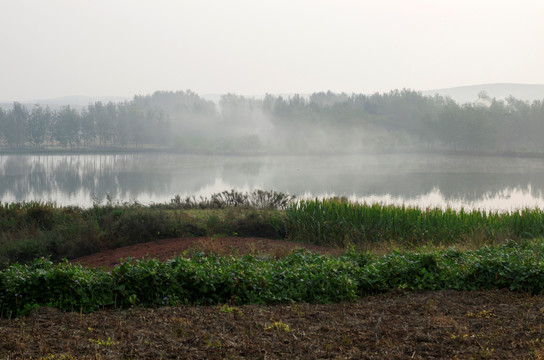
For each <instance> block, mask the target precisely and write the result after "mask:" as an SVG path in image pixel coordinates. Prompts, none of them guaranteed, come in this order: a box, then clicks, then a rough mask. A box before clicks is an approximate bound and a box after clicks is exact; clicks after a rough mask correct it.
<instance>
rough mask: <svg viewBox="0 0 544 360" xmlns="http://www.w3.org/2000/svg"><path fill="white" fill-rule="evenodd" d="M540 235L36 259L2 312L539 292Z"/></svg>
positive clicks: (542, 275)
mask: <svg viewBox="0 0 544 360" xmlns="http://www.w3.org/2000/svg"><path fill="white" fill-rule="evenodd" d="M543 260H544V240H542V239H540V240H533V241H528V240H526V241H520V242H514V241H509V242H507V243H505V244H503V245H498V246H485V247H483V248H481V249H478V250H471V251H460V250H458V249H455V248H449V249H445V250H428V251H419V252H409V251H406V252H399V251H396V252H393V253H390V254H387V255H384V256H374V255H370V254H367V253H360V252H356V251H354V250H350V251H347V252H346V253H345V254H344V255H343V256H340V257H330V256H325V255H318V254H316V253H311V252H307V251H303V250H297V251H294V252H293V253H291V254H290V255H288V256H286V257H284V258H282V259H279V260H275V259H270V258H267V257H264V256H263V257H259V256H251V255H247V256H244V257H223V256H216V255H213V254H212V255H205V254H204V253H196V254H195V255H194V256H193V257H192V258H190V259H189V258H184V257H176V258H174V259H171V260H169V261H166V262H160V261H158V260H154V259H150V260H141V261H139V260H135V261H131V260H130V259H127V261H125V262H124V263H122V264H121V265H119V266H117V267H115V268H114V269H112V270H111V271H107V270H105V269H93V268H85V267H82V266H80V265H74V264H71V263H68V262H62V263H60V264H54V263H52V262H51V261H49V260H46V259H38V260H35V261H34V262H33V263H31V264H29V265H19V264H14V265H11V266H9V267H7V268H6V269H4V270H2V271H1V272H0V307H1V308H0V311H1V315H2V316H4V317H10V316H11V317H13V316H17V315H20V314H26V313H28V312H29V311H31V310H32V309H34V308H36V307H39V306H50V307H55V308H58V309H61V310H65V311H78V312H90V311H95V310H98V309H103V308H128V307H132V306H144V307H156V306H163V305H179V304H218V303H231V304H250V303H254V304H274V303H288V302H308V303H333V302H342V301H347V300H355V299H358V298H361V297H363V296H366V295H370V294H375V293H379V292H384V291H388V290H391V289H396V288H402V289H418V290H441V289H454V290H484V289H494V288H498V289H502V288H507V289H510V290H512V291H523V292H529V293H533V294H536V293H543V291H544V261H543Z"/></svg>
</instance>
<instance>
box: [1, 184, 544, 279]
mask: <svg viewBox="0 0 544 360" xmlns="http://www.w3.org/2000/svg"><path fill="white" fill-rule="evenodd" d="M214 235H224V236H250V237H267V238H273V239H286V238H287V239H289V240H292V241H298V242H303V243H310V244H318V245H325V246H331V247H339V248H346V247H348V246H353V247H355V248H356V249H357V250H362V251H371V252H373V253H386V252H390V251H392V250H393V249H418V248H420V247H422V246H427V247H429V246H436V247H438V248H440V247H447V246H450V245H456V246H457V247H458V248H465V249H475V248H479V247H481V246H484V245H491V244H501V243H504V242H506V241H508V240H514V241H519V240H522V239H532V238H539V237H544V213H543V212H542V211H541V210H540V209H526V210H523V211H520V212H513V213H498V212H497V213H487V212H482V211H470V212H469V211H463V210H461V211H454V210H451V209H448V210H441V209H418V208H411V207H404V206H402V207H398V206H385V205H379V204H370V205H369V204H358V203H350V202H347V201H345V200H343V199H326V200H307V201H294V199H293V198H292V197H290V196H288V195H285V194H282V193H277V192H274V191H258V190H256V191H254V192H252V193H239V192H235V191H230V192H227V191H225V192H223V193H219V194H214V195H212V196H211V197H210V198H199V199H196V198H180V197H179V196H178V197H175V198H173V199H172V200H171V201H170V202H168V203H164V204H153V205H149V206H143V205H141V204H139V203H137V202H133V203H115V202H112V201H108V202H107V203H105V204H100V203H95V204H94V206H92V207H91V208H88V209H82V208H78V207H59V206H56V205H55V204H51V203H40V202H30V203H10V204H3V205H1V206H0V268H1V267H6V266H8V265H9V264H12V263H15V262H20V263H28V262H31V261H32V260H34V259H35V258H39V257H49V258H50V259H51V260H53V261H60V260H62V259H63V258H68V259H72V258H75V257H79V256H84V255H88V254H91V253H95V252H99V251H102V250H106V249H112V248H117V247H121V246H125V245H133V244H137V243H142V242H148V241H153V240H158V239H164V238H177V237H193V236H214Z"/></svg>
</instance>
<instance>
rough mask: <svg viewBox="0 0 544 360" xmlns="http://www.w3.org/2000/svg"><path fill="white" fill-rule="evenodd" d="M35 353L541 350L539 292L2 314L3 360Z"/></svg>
mask: <svg viewBox="0 0 544 360" xmlns="http://www.w3.org/2000/svg"><path fill="white" fill-rule="evenodd" d="M298 246H302V245H300V244H293V243H288V242H284V241H269V240H266V239H242V238H214V239H211V238H197V239H188V240H176V239H173V240H162V241H158V242H154V243H151V244H140V245H136V246H130V247H126V248H122V249H117V250H112V251H109V252H106V253H101V254H95V255H92V256H88V257H85V258H81V259H79V261H80V262H81V263H82V264H85V265H92V266H112V265H113V264H115V263H117V261H118V259H119V258H121V257H126V256H133V257H142V256H144V257H158V258H160V259H163V260H164V259H167V258H170V257H171V256H174V255H178V254H180V253H182V252H183V251H187V254H188V255H190V253H191V252H192V251H214V252H218V253H222V254H245V253H255V254H261V253H263V252H264V253H267V254H270V255H272V256H282V255H284V254H285V253H287V252H288V251H289V250H286V249H290V248H295V247H298ZM305 247H307V246H305ZM309 248H310V249H312V250H316V251H320V252H323V253H332V254H337V253H341V251H340V250H331V249H326V248H318V247H309ZM40 358H42V359H48V360H54V359H544V295H539V296H530V295H527V294H517V293H511V292H509V291H506V290H500V291H499V290H497V291H481V292H455V291H435V292H419V293H418V292H404V291H400V290H397V291H393V292H390V293H387V294H381V295H376V296H369V297H366V298H363V299H361V300H360V301H357V302H352V303H342V304H325V305H311V304H285V305H276V306H258V305H247V306H234V305H223V306H190V307H189V306H181V307H174V308H172V307H162V308H156V309H141V308H134V309H130V310H124V311H120V310H104V311H98V312H96V313H91V314H79V313H61V312H59V311H57V310H55V309H50V308H42V309H38V310H35V311H33V312H31V313H30V314H29V315H28V316H26V317H23V318H18V319H0V359H1V360H8V359H10V360H11V359H40Z"/></svg>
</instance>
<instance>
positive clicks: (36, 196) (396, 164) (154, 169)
mask: <svg viewBox="0 0 544 360" xmlns="http://www.w3.org/2000/svg"><path fill="white" fill-rule="evenodd" d="M255 189H261V190H274V191H278V192H283V193H286V194H290V195H295V196H296V197H297V199H308V198H309V199H312V198H316V197H317V198H325V197H332V196H339V197H346V198H348V199H349V200H351V201H356V202H360V203H367V204H373V203H380V204H384V205H396V206H402V205H404V206H411V207H419V208H423V209H426V208H441V209H446V208H451V209H455V210H460V209H461V208H463V209H465V210H466V211H470V210H473V209H474V210H483V211H500V212H510V211H516V210H519V209H523V208H541V209H544V194H543V191H544V159H540V158H512V157H467V156H445V155H425V154H419V155H413V154H375V155H339V156H204V155H181V154H124V155H90V154H88V155H41V156H36V155H3V156H0V201H1V202H4V203H6V202H22V201H41V202H55V203H57V204H58V205H75V206H80V207H89V206H92V205H93V201H94V200H95V199H99V200H100V201H101V202H102V203H105V202H106V201H107V197H108V196H109V197H110V198H111V199H112V200H113V201H114V202H120V203H124V202H133V201H137V202H139V203H141V204H144V205H145V204H152V203H168V202H170V200H171V199H173V198H174V197H176V196H177V195H179V196H180V197H181V198H186V197H193V196H194V197H195V198H196V199H197V200H198V199H199V198H200V197H204V198H206V197H210V196H211V195H212V194H215V193H220V192H223V191H230V190H236V191H240V192H250V191H253V190H255Z"/></svg>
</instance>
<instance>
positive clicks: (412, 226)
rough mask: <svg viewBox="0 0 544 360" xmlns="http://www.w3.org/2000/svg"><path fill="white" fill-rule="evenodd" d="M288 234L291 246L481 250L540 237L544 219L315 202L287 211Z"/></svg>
mask: <svg viewBox="0 0 544 360" xmlns="http://www.w3.org/2000/svg"><path fill="white" fill-rule="evenodd" d="M286 231H287V233H288V234H289V236H290V238H291V239H293V240H297V241H301V242H305V243H312V244H318V245H325V246H337V247H345V246H347V245H350V244H351V245H354V246H358V245H368V244H379V243H391V242H393V243H396V244H398V245H402V246H410V247H418V246H422V245H451V244H463V243H465V244H466V243H473V244H475V245H483V244H487V243H497V242H503V241H504V240H507V239H513V240H516V239H526V238H536V237H542V236H543V235H544V213H543V211H542V210H540V209H524V210H521V211H518V212H511V213H500V212H485V211H479V210H472V211H465V210H463V209H461V210H460V211H456V210H453V209H446V210H442V209H438V208H434V209H430V208H427V209H419V208H415V207H407V206H393V205H382V204H364V203H363V204H361V203H353V202H349V201H347V200H345V199H338V198H331V199H322V200H319V199H315V200H301V201H299V202H296V203H291V205H290V206H288V207H287V209H286Z"/></svg>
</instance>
